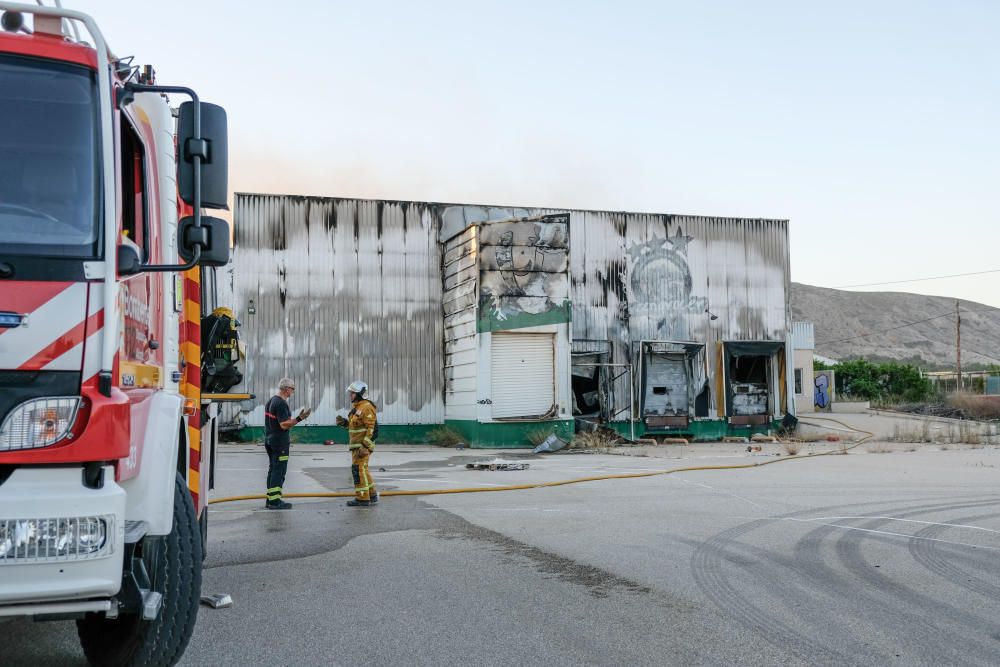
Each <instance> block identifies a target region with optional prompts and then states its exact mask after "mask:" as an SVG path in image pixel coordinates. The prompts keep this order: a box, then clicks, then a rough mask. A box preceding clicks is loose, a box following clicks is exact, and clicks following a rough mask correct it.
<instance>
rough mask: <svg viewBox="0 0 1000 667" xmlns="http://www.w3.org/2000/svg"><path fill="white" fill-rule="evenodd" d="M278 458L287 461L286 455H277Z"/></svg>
mask: <svg viewBox="0 0 1000 667" xmlns="http://www.w3.org/2000/svg"><path fill="white" fill-rule="evenodd" d="M278 460H279V461H287V460H288V457H287V456H279V457H278Z"/></svg>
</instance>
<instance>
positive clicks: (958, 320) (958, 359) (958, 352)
mask: <svg viewBox="0 0 1000 667" xmlns="http://www.w3.org/2000/svg"><path fill="white" fill-rule="evenodd" d="M955 365H956V366H957V367H958V390H959V391H962V316H961V314H959V312H958V301H956V302H955Z"/></svg>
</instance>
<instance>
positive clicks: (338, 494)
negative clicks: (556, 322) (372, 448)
mask: <svg viewBox="0 0 1000 667" xmlns="http://www.w3.org/2000/svg"><path fill="white" fill-rule="evenodd" d="M809 419H819V420H822V421H831V422H834V423H835V424H839V425H840V426H842V427H844V428H845V429H847V430H848V431H854V432H856V433H864V434H865V437H863V438H861V439H860V440H858V441H857V442H855V443H854V444H852V445H851V446H850V447H843V448H840V449H831V450H829V451H826V452H820V453H818V454H804V455H795V456H786V457H784V458H780V459H772V460H770V461H761V462H759V463H740V464H736V465H718V466H689V467H685V468H669V469H666V470H650V471H649V472H630V473H621V474H617V475H595V476H593V477H576V478H574V479H563V480H559V481H555V482H536V483H534V484H510V485H508V486H489V487H482V486H473V487H468V488H464V489H412V490H409V491H379V494H378V495H379V498H385V497H388V496H436V495H442V494H445V493H485V492H487V491H523V490H526V489H544V488H548V487H552V486H565V485H567V484H580V483H583V482H597V481H600V480H605V479H634V478H638V477H656V476H658V475H671V474H673V473H678V472H695V471H698V470H744V469H747V468H759V467H761V466H767V465H772V464H775V463H783V462H785V461H798V460H804V459H815V458H817V457H820V456H830V455H832V454H844V453H846V452H849V451H850V450H852V449H854V448H855V447H858V446H860V445H862V444H863V443H865V442H866V441H868V440H871V439H872V438H874V437H875V434H874V433H869V432H868V431H865V430H862V429H858V428H854V427H852V426H848V425H847V424H845V423H843V422H841V421H837V420H836V419H832V418H830V417H809ZM799 423H800V424H808V425H809V426H818V424H809V423H808V422H805V421H801V420H800V421H799ZM265 497H266V496H265V495H264V494H263V493H254V494H247V495H242V496H228V497H225V498H214V499H212V500H209V501H208V504H209V505H217V504H220V503H232V502H236V501H239V500H264V499H265ZM283 497H284V498H353V497H354V492H353V491H328V492H323V493H286V494H284V496H283Z"/></svg>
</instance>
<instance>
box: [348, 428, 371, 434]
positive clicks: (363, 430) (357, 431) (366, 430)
mask: <svg viewBox="0 0 1000 667" xmlns="http://www.w3.org/2000/svg"><path fill="white" fill-rule="evenodd" d="M347 432H348V433H367V432H368V429H366V428H349V429H347Z"/></svg>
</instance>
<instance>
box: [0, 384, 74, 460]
mask: <svg viewBox="0 0 1000 667" xmlns="http://www.w3.org/2000/svg"><path fill="white" fill-rule="evenodd" d="M79 408H80V397H79V396H60V397H52V398H35V399H32V400H30V401H25V402H24V403H21V404H20V405H18V406H17V407H15V408H14V409H13V410H11V412H10V414H8V415H7V418H6V419H4V420H3V425H0V451H10V450H16V449H35V448H37V447H48V446H49V445H52V444H55V443H57V442H59V441H60V440H62V439H63V438H65V437H66V435H67V434H68V433H69V430H70V428H72V426H73V422H74V421H75V420H76V413H77V410H78V409H79Z"/></svg>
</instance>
